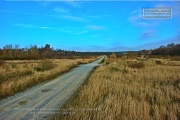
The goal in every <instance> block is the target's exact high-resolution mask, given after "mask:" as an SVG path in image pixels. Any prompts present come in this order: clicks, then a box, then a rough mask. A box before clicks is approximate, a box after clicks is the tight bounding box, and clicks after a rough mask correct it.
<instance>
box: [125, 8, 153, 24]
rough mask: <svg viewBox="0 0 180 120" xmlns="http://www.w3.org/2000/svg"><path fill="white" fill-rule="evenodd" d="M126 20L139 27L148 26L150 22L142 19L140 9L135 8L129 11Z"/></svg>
mask: <svg viewBox="0 0 180 120" xmlns="http://www.w3.org/2000/svg"><path fill="white" fill-rule="evenodd" d="M128 21H129V22H130V23H132V24H134V25H136V26H141V27H149V26H150V24H149V23H148V22H147V21H146V19H143V17H142V10H135V11H133V12H132V13H131V16H130V17H129V18H128Z"/></svg>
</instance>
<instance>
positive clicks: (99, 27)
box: [87, 25, 105, 30]
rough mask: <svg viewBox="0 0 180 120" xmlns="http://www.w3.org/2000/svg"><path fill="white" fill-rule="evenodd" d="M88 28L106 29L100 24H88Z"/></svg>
mask: <svg viewBox="0 0 180 120" xmlns="http://www.w3.org/2000/svg"><path fill="white" fill-rule="evenodd" d="M87 28H88V29H91V30H105V27H104V26H98V25H88V26H87Z"/></svg>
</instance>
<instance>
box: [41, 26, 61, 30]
mask: <svg viewBox="0 0 180 120" xmlns="http://www.w3.org/2000/svg"><path fill="white" fill-rule="evenodd" d="M40 28H41V29H58V28H53V27H47V26H42V27H40Z"/></svg>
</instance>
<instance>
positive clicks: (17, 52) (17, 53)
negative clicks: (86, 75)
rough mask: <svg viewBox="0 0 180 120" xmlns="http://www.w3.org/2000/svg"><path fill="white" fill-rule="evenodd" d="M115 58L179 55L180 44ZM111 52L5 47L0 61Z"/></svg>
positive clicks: (1, 50) (87, 55)
mask: <svg viewBox="0 0 180 120" xmlns="http://www.w3.org/2000/svg"><path fill="white" fill-rule="evenodd" d="M114 53H115V54H116V56H117V57H118V56H119V57H122V56H123V54H124V53H128V55H131V54H132V55H134V56H137V54H142V53H143V54H148V55H150V54H151V55H164V56H166V55H170V56H177V55H180V44H174V43H171V44H168V45H167V46H160V47H159V48H156V49H154V50H140V51H126V52H114ZM111 54H112V52H77V51H70V50H69V51H67V50H61V49H56V50H55V49H54V48H52V47H51V46H50V44H46V45H45V46H42V47H40V48H38V47H37V46H36V45H31V46H30V47H26V48H20V47H19V45H14V46H13V45H11V44H10V45H5V46H4V47H3V49H0V60H33V59H34V60H37V59H46V58H51V59H53V58H56V59H59V58H76V57H83V58H85V57H90V56H99V55H108V56H110V55H111Z"/></svg>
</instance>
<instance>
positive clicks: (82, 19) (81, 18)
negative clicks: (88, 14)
mask: <svg viewBox="0 0 180 120" xmlns="http://www.w3.org/2000/svg"><path fill="white" fill-rule="evenodd" d="M59 17H60V18H63V19H67V20H72V21H78V22H85V21H87V20H86V19H85V18H83V17H76V16H70V15H63V16H59Z"/></svg>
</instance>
